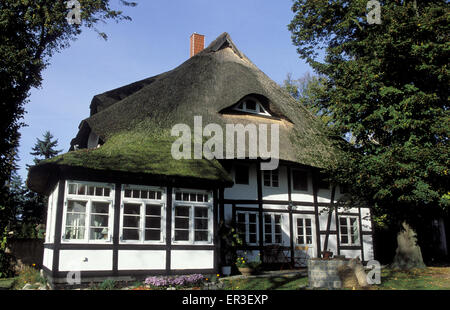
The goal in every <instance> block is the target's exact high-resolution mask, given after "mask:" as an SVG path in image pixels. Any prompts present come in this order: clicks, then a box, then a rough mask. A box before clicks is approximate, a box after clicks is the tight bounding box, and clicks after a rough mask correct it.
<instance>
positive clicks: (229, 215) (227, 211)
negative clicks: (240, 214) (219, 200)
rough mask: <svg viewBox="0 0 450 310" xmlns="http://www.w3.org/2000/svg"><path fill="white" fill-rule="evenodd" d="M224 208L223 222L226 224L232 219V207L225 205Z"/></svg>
mask: <svg viewBox="0 0 450 310" xmlns="http://www.w3.org/2000/svg"><path fill="white" fill-rule="evenodd" d="M224 208H225V210H224V216H225V222H226V223H228V222H230V221H231V219H232V217H233V206H232V205H230V204H225V205H224Z"/></svg>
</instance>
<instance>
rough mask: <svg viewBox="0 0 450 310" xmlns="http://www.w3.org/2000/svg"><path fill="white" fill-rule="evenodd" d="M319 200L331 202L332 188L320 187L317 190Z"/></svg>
mask: <svg viewBox="0 0 450 310" xmlns="http://www.w3.org/2000/svg"><path fill="white" fill-rule="evenodd" d="M317 202H325V203H329V202H331V189H322V188H319V189H318V191H317Z"/></svg>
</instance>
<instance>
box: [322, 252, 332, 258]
mask: <svg viewBox="0 0 450 310" xmlns="http://www.w3.org/2000/svg"><path fill="white" fill-rule="evenodd" d="M332 256H333V252H330V251H323V256H322V257H323V259H330V258H331V257H332Z"/></svg>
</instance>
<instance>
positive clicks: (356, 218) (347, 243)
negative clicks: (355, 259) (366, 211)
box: [339, 215, 361, 246]
mask: <svg viewBox="0 0 450 310" xmlns="http://www.w3.org/2000/svg"><path fill="white" fill-rule="evenodd" d="M341 219H345V222H346V223H345V226H346V227H347V233H346V234H343V233H342V225H341ZM351 219H355V223H356V229H357V231H356V233H357V241H356V242H353V241H352V235H353V231H352V229H351V228H352V226H351V222H350V220H351ZM360 229H361V227H359V217H358V216H357V215H340V216H339V241H340V244H341V245H344V246H359V245H361V235H360ZM343 235H345V236H347V240H348V242H342V236H343Z"/></svg>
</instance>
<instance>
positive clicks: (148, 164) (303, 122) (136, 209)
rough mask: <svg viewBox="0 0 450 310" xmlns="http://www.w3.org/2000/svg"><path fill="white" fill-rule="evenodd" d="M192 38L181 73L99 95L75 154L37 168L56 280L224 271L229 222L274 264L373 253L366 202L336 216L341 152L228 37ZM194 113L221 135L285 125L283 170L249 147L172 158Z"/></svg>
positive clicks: (341, 191)
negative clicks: (326, 171)
mask: <svg viewBox="0 0 450 310" xmlns="http://www.w3.org/2000/svg"><path fill="white" fill-rule="evenodd" d="M198 42H204V38H203V36H201V35H198V34H194V35H193V36H192V37H191V55H192V57H191V58H190V59H189V60H187V61H186V62H185V63H183V64H181V65H180V66H179V67H177V68H175V69H173V70H171V71H168V72H166V73H163V74H160V75H157V76H154V77H151V78H148V79H145V80H142V81H138V82H135V83H132V84H129V85H126V86H124V87H121V88H118V89H114V90H112V91H109V92H106V93H103V94H100V95H97V96H95V97H94V98H93V100H92V103H91V106H90V109H91V116H90V117H89V118H88V119H86V120H83V121H82V122H81V124H80V126H79V132H78V134H77V136H76V137H75V138H74V139H73V140H72V142H71V149H70V151H69V152H67V153H65V154H62V155H60V156H57V157H55V158H52V159H50V160H47V161H44V162H42V163H40V164H38V165H37V166H34V167H32V168H31V169H30V172H29V176H28V180H27V184H28V186H29V187H30V188H31V189H33V190H35V191H36V192H39V193H43V194H46V195H48V196H49V202H48V212H47V226H46V227H47V231H46V239H45V245H44V248H45V249H44V262H43V266H44V267H43V268H44V271H45V273H46V274H47V276H48V277H49V279H50V280H51V282H52V283H55V284H56V283H65V282H66V281H67V276H68V275H70V274H73V273H74V272H79V274H80V280H81V281H82V282H91V281H101V280H102V279H104V278H106V277H108V278H116V279H121V280H132V279H136V278H143V277H145V276H148V275H155V274H160V275H172V274H187V273H203V274H209V273H211V274H212V273H214V274H215V273H219V272H220V268H221V267H222V266H223V265H226V264H229V262H227V261H226V260H225V257H224V253H223V250H221V246H223V245H221V242H220V236H219V225H220V224H221V223H232V224H234V225H236V227H237V228H238V232H239V235H240V237H241V239H242V240H243V241H244V245H243V246H242V247H241V248H240V250H241V251H243V250H245V251H247V252H248V253H250V254H251V255H252V256H256V255H260V256H261V258H262V260H263V261H267V262H268V261H269V256H270V255H269V253H272V252H273V251H274V249H276V250H277V251H278V252H277V255H276V256H275V257H274V256H271V257H270V258H271V259H272V260H273V261H272V262H274V263H276V262H277V261H284V263H290V266H291V267H292V266H297V267H300V266H304V265H305V262H306V260H307V259H308V258H313V257H321V256H322V254H323V252H324V251H331V252H333V253H334V255H345V256H346V257H359V258H360V259H361V260H362V261H368V260H371V259H373V258H374V255H373V245H372V243H373V235H372V222H371V215H370V208H369V206H363V207H361V206H357V207H348V206H346V207H345V208H344V207H341V204H340V202H341V201H343V200H346V193H345V187H344V186H339V185H333V184H329V183H327V182H326V180H325V178H324V177H323V176H322V172H323V168H324V166H325V163H327V162H329V161H332V160H333V158H334V157H335V154H334V153H333V152H334V149H333V146H332V143H330V142H329V141H327V138H326V135H325V134H324V133H323V130H322V129H321V126H322V125H321V123H320V121H318V120H317V119H316V118H315V117H314V116H313V115H311V113H310V112H308V111H307V110H306V109H305V108H304V107H302V106H300V105H299V104H298V103H297V102H296V101H295V100H294V99H292V98H291V97H290V96H289V94H287V93H286V92H285V91H284V90H283V89H281V88H280V87H279V86H278V85H277V84H276V83H275V82H273V81H272V80H270V79H269V78H268V77H267V76H266V75H265V74H264V73H263V72H261V71H260V70H259V69H258V68H257V67H256V66H255V65H254V64H253V63H252V62H251V61H250V60H249V59H248V58H247V57H246V56H245V55H244V54H243V53H242V52H240V51H239V50H238V49H237V47H236V46H235V45H234V43H233V42H232V40H231V38H230V37H229V35H228V34H226V33H224V34H222V35H221V36H219V37H218V38H217V39H216V40H214V41H213V42H212V43H211V44H210V45H209V46H208V47H207V48H206V49H204V48H203V46H202V44H203V43H202V44H200V45H199V44H198ZM195 116H202V117H203V120H205V121H206V122H208V123H214V124H218V125H219V126H222V127H223V128H225V126H226V125H227V124H243V125H245V126H246V125H249V124H257V125H261V124H265V125H267V126H270V125H273V124H277V126H279V128H280V129H279V154H278V157H277V161H278V162H279V164H278V168H277V169H274V170H263V169H262V166H263V165H262V164H263V163H264V162H265V161H264V160H263V159H262V158H261V157H256V158H253V157H252V156H250V154H249V153H248V150H249V147H250V144H251V142H252V141H249V140H250V139H247V140H245V139H244V140H245V141H244V144H245V146H246V148H245V149H246V150H247V153H245V154H244V155H242V154H235V153H233V154H232V155H233V156H223V157H221V158H214V159H206V158H199V159H174V158H173V157H172V156H171V150H172V147H173V144H174V140H175V139H176V138H174V137H173V135H172V134H171V133H170V129H171V128H172V127H173V126H174V125H175V124H180V123H182V124H187V125H193V119H194V117H195ZM240 128H242V127H240ZM244 128H245V127H244ZM236 134H237V135H239V134H242V132H236ZM244 136H245V133H244ZM233 143H236V144H238V143H239V142H236V141H234V142H233ZM258 143H260V142H258ZM241 146H242V145H241ZM228 155H229V154H228ZM268 249H270V251H268ZM271 251H272V252H271Z"/></svg>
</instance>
